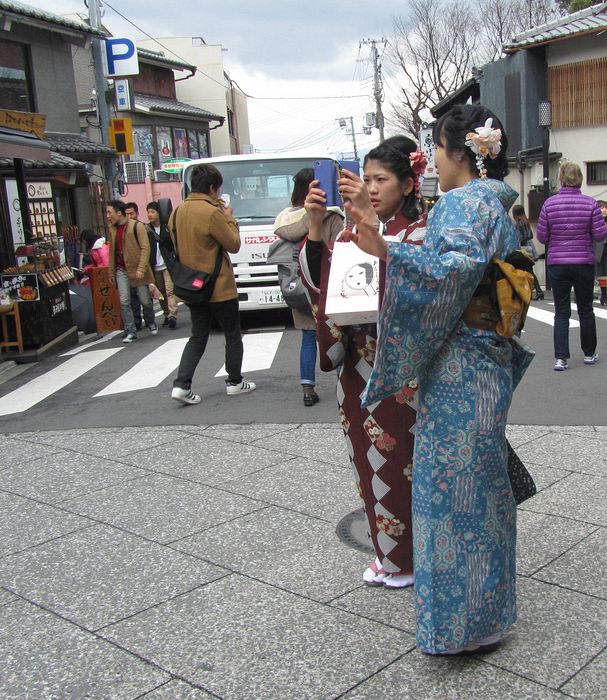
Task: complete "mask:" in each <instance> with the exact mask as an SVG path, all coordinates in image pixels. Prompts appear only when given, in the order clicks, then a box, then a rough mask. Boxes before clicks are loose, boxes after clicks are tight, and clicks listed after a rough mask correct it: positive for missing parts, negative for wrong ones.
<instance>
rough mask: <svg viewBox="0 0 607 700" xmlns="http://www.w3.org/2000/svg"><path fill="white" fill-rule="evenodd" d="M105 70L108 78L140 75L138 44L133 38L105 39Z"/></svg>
mask: <svg viewBox="0 0 607 700" xmlns="http://www.w3.org/2000/svg"><path fill="white" fill-rule="evenodd" d="M103 59H104V60H103V63H104V66H103V70H104V75H105V77H106V78H114V77H117V76H122V75H139V59H138V58H137V45H136V44H135V42H134V41H133V40H132V39H127V38H119V37H111V38H109V39H106V40H105V51H104V52H103Z"/></svg>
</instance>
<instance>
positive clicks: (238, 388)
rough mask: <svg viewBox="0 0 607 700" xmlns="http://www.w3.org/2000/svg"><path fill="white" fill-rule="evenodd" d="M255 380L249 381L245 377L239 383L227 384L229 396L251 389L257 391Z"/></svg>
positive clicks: (244, 392) (247, 391)
mask: <svg viewBox="0 0 607 700" xmlns="http://www.w3.org/2000/svg"><path fill="white" fill-rule="evenodd" d="M255 389H256V385H255V382H247V381H245V380H244V379H243V380H242V381H241V382H240V383H239V384H231V383H228V384H226V394H227V395H228V396H236V395H237V394H248V393H249V391H255Z"/></svg>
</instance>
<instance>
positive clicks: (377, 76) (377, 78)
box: [360, 37, 387, 141]
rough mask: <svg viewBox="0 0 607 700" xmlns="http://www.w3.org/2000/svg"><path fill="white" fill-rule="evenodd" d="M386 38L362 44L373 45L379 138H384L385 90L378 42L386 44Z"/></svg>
mask: <svg viewBox="0 0 607 700" xmlns="http://www.w3.org/2000/svg"><path fill="white" fill-rule="evenodd" d="M386 43H387V42H386V40H385V39H384V38H383V37H382V38H381V39H379V40H378V39H363V40H362V41H361V42H360V46H362V45H363V44H364V45H369V46H370V47H371V60H372V62H373V97H374V98H375V126H376V127H377V128H378V129H379V140H380V141H383V140H384V114H383V112H382V109H381V103H382V101H383V99H384V94H383V93H384V91H383V85H382V80H381V63H380V62H379V51H378V50H377V44H383V45H384V46H385V45H386Z"/></svg>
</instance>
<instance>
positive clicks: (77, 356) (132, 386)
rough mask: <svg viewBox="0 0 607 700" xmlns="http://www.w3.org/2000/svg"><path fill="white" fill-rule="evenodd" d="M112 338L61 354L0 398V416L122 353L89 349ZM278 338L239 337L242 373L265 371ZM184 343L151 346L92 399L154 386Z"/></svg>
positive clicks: (25, 406) (175, 364) (271, 335)
mask: <svg viewBox="0 0 607 700" xmlns="http://www.w3.org/2000/svg"><path fill="white" fill-rule="evenodd" d="M116 335H117V334H112V333H109V334H108V335H107V336H105V337H103V338H101V339H99V340H96V341H94V342H91V343H87V344H83V345H82V346H79V347H78V348H74V349H72V350H70V351H68V352H66V353H64V354H63V355H61V357H68V358H69V359H67V360H65V361H64V362H63V363H62V364H60V365H59V366H57V367H55V368H53V369H51V370H49V371H48V372H45V373H44V374H41V375H40V376H38V377H35V378H34V379H32V380H30V381H29V382H26V383H25V384H23V385H22V386H20V387H19V388H17V389H15V390H13V391H10V392H9V393H7V394H5V395H4V396H2V397H0V416H9V415H13V414H17V413H22V412H23V411H27V410H28V409H30V408H32V407H33V406H35V405H36V404H38V403H40V402H41V401H44V400H45V399H47V398H48V397H49V396H52V395H53V394H55V393H57V392H58V391H60V390H61V389H63V388H64V387H66V386H68V385H69V384H71V383H72V382H74V381H76V380H77V379H79V378H80V377H83V376H84V375H85V374H87V373H88V372H90V371H91V370H93V369H94V368H95V367H97V366H98V365H100V364H101V363H102V362H105V360H108V359H110V358H111V357H113V356H115V355H116V354H117V353H120V352H123V351H124V350H125V347H124V346H122V345H121V346H120V347H116V348H107V349H102V350H100V349H90V348H93V347H97V346H98V345H99V344H101V343H106V342H108V341H110V340H112V339H113V338H114V337H115V336H116ZM282 336H283V332H282V331H281V332H276V331H273V332H269V333H251V334H245V335H243V339H242V340H243V346H244V359H243V363H242V371H243V373H246V372H253V371H261V370H265V369H269V368H270V367H271V366H272V363H273V362H274V357H275V355H276V352H277V350H278V346H279V344H280V341H281V338H282ZM187 341H188V338H187V337H186V338H175V339H171V340H167V341H166V342H164V343H162V344H161V345H160V346H157V347H155V348H154V350H152V352H150V353H149V354H148V355H146V356H145V357H143V358H142V359H141V360H139V362H137V363H135V364H134V365H133V366H132V367H130V368H129V369H127V370H126V371H125V372H124V373H122V374H121V375H120V376H118V377H117V378H116V379H115V380H114V381H112V382H111V383H110V384H108V385H107V386H105V387H104V388H102V389H101V390H100V391H98V392H97V393H95V394H94V395H93V397H92V398H101V397H104V396H112V395H115V394H122V393H127V392H129V393H130V392H135V391H141V390H143V389H151V388H154V387H157V386H158V385H159V384H161V383H162V382H163V381H164V380H165V379H167V378H168V377H169V376H170V375H172V374H174V372H175V371H176V369H177V367H178V366H179V361H180V359H181V354H182V352H183V348H184V347H185V344H186V343H187ZM129 349H130V346H129ZM215 376H216V377H220V376H227V375H226V372H225V367H223V366H222V367H221V369H219V371H218V372H217V373H216V374H215Z"/></svg>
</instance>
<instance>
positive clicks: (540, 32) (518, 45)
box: [504, 2, 607, 53]
mask: <svg viewBox="0 0 607 700" xmlns="http://www.w3.org/2000/svg"><path fill="white" fill-rule="evenodd" d="M606 28H607V2H602V3H600V4H599V5H593V6H592V7H587V8H586V9H585V10H580V11H579V12H574V13H573V14H570V15H566V16H565V17H560V18H559V19H556V20H553V21H552V22H547V23H546V24H542V25H540V26H539V27H533V28H532V29H529V30H528V31H526V32H522V33H521V34H517V35H516V36H514V37H513V38H512V42H511V43H509V44H504V51H506V53H513V52H514V51H518V50H519V49H526V48H529V47H530V46H536V45H538V44H549V43H551V42H553V41H559V40H560V39H569V38H571V37H574V36H576V35H578V34H594V33H596V32H600V31H604V30H605V29H606Z"/></svg>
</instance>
